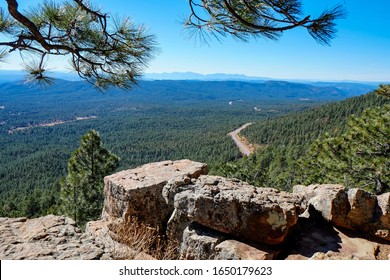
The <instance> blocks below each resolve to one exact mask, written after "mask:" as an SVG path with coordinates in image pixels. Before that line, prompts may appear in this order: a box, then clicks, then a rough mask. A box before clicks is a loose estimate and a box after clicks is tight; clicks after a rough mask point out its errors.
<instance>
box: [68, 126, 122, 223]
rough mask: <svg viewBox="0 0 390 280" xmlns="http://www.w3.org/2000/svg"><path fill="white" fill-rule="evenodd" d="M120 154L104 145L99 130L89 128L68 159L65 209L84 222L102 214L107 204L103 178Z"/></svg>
mask: <svg viewBox="0 0 390 280" xmlns="http://www.w3.org/2000/svg"><path fill="white" fill-rule="evenodd" d="M118 163H119V158H118V157H117V156H116V155H114V154H113V153H111V152H110V151H108V150H107V149H105V148H103V147H102V145H101V140H100V136H99V133H98V132H96V131H95V130H90V131H88V133H87V134H85V135H84V136H82V138H81V144H80V147H79V148H78V149H76V150H75V151H74V152H73V153H72V156H71V157H70V159H69V161H68V175H67V177H66V178H64V179H63V180H62V181H61V183H60V184H61V209H62V212H63V214H65V215H68V216H71V217H72V218H73V219H74V220H75V221H76V223H78V224H80V225H83V224H84V223H86V222H87V221H90V220H93V219H96V218H98V217H99V215H100V213H101V210H102V206H103V199H104V198H103V178H104V176H106V175H108V174H109V173H111V172H113V171H114V170H115V169H116V168H117V166H118Z"/></svg>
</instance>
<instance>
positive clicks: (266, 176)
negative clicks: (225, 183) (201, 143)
mask: <svg viewBox="0 0 390 280" xmlns="http://www.w3.org/2000/svg"><path fill="white" fill-rule="evenodd" d="M386 104H389V100H388V99H385V98H382V97H379V96H378V95H377V94H376V93H374V92H372V93H369V94H367V95H364V96H360V97H355V98H351V99H348V100H345V101H341V102H337V103H333V104H328V105H323V106H321V107H318V108H315V109H310V110H306V111H302V112H296V113H291V114H288V115H285V116H282V117H279V118H275V119H268V120H265V121H260V122H258V123H256V124H253V125H252V126H250V127H248V128H247V129H246V130H245V131H243V135H245V136H246V137H248V138H249V141H250V142H252V143H255V144H258V145H259V147H260V148H259V149H258V150H257V152H256V153H255V154H253V155H251V156H249V157H245V158H243V159H241V160H238V161H233V162H228V163H225V164H222V165H221V166H219V167H218V168H217V173H218V174H221V175H224V176H230V177H237V178H240V179H243V180H245V181H248V182H249V183H252V184H254V185H256V186H260V187H276V188H279V189H283V190H291V188H292V186H294V185H295V184H300V183H306V184H309V183H324V182H331V183H343V184H345V185H347V186H348V187H351V186H355V187H363V188H366V189H368V190H371V191H374V190H375V188H376V186H377V185H378V184H379V185H380V183H379V182H383V184H382V188H383V187H384V186H386V185H387V184H388V179H386V178H387V177H386V176H387V175H385V174H388V168H389V166H388V165H389V159H388V158H389V157H388V151H387V152H386V151H383V152H382V154H381V155H379V156H378V157H376V158H375V157H373V154H371V156H370V155H368V154H366V155H365V156H366V157H368V158H370V159H368V158H364V156H363V154H361V155H360V156H359V153H362V152H359V153H357V152H356V149H360V150H366V152H367V153H370V151H371V150H372V149H373V148H372V147H371V149H369V148H368V147H369V146H370V144H369V143H365V141H368V140H367V139H368V137H367V139H364V140H363V139H362V140H361V142H360V145H356V144H355V146H354V147H355V148H351V147H350V146H349V145H350V144H347V142H345V141H344V139H356V138H358V137H361V135H362V134H364V133H365V132H364V129H367V128H366V127H368V130H369V131H372V135H371V136H370V137H371V138H375V139H376V141H377V142H374V143H380V145H384V147H385V148H384V149H386V147H388V145H389V143H388V142H386V141H388V139H389V138H388V137H389V129H388V127H389V125H388V122H389V120H388V114H387V115H386V111H387V112H388V105H386ZM371 107H373V109H371V110H368V111H365V110H366V109H367V108H371ZM363 112H364V113H363ZM362 114H363V115H362ZM352 115H354V117H352ZM361 115H362V117H361V118H359V116H361ZM386 116H387V118H386ZM348 120H349V122H348ZM356 130H357V131H356ZM375 133H379V134H378V135H375ZM317 139H318V140H317ZM371 141H373V140H371ZM330 145H332V147H333V148H335V147H336V146H338V145H341V146H338V151H336V150H334V152H333V153H332V152H330V151H329V146H330ZM377 145H379V144H377ZM325 146H326V147H327V149H326V148H324V147H325ZM371 146H373V144H371ZM357 147H359V148H357ZM377 149H379V148H377ZM324 153H325V154H324ZM337 153H338V154H339V156H340V154H343V157H345V158H346V160H345V161H337V160H334V157H336V156H337ZM373 153H378V152H373ZM357 162H360V163H357ZM370 162H372V163H370ZM370 164H371V165H377V167H376V168H371V167H370V168H368V165H370ZM363 174H365V175H363ZM381 174H382V175H381ZM383 176H384V177H383ZM363 177H364V178H363ZM346 178H348V179H346ZM370 178H371V180H370Z"/></svg>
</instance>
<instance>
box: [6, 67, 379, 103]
mask: <svg viewBox="0 0 390 280" xmlns="http://www.w3.org/2000/svg"><path fill="white" fill-rule="evenodd" d="M49 75H51V76H52V77H53V78H56V79H61V80H66V81H73V82H78V81H80V78H79V77H78V76H77V75H76V74H72V73H65V72H54V71H53V72H51V73H50V74H49ZM25 79H26V74H25V72H23V71H8V70H7V71H5V70H3V71H0V83H3V84H4V83H15V82H18V81H22V80H25ZM143 81H144V82H148V81H149V82H150V81H195V82H196V81H204V82H245V83H256V84H262V85H261V86H256V87H257V88H262V89H263V90H267V91H268V92H269V93H270V92H272V93H275V92H280V91H283V92H286V90H287V91H290V90H292V89H295V91H296V90H297V89H298V88H300V90H302V89H303V88H305V90H303V91H306V90H308V89H309V88H311V87H313V88H317V89H313V88H311V90H310V91H311V92H312V93H318V92H322V91H326V90H328V92H329V89H332V90H331V92H333V94H336V93H335V92H334V90H335V89H337V90H339V91H340V92H339V93H338V94H336V95H340V97H341V96H342V98H345V97H350V96H356V95H361V94H364V93H367V92H369V91H372V90H373V89H375V88H376V87H377V86H378V84H380V82H358V81H318V82H313V81H309V80H289V79H286V80H284V81H281V80H278V79H273V78H268V77H253V76H246V75H242V74H224V73H217V74H207V75H204V74H199V73H193V72H172V73H147V74H145V75H144V77H143ZM141 84H145V83H141ZM271 85H272V86H271ZM73 86H74V85H73ZM250 88H251V89H252V88H253V87H250ZM318 88H322V89H321V90H319V89H318ZM329 93H330V92H329ZM290 94H291V92H290Z"/></svg>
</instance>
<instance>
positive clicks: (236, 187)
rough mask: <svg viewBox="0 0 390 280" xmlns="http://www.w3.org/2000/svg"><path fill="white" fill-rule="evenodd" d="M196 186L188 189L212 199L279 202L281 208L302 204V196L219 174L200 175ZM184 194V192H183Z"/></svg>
mask: <svg viewBox="0 0 390 280" xmlns="http://www.w3.org/2000/svg"><path fill="white" fill-rule="evenodd" d="M195 184H196V186H197V188H194V189H192V190H189V191H188V192H190V193H191V192H194V193H195V194H196V195H197V196H199V197H205V198H206V197H209V198H211V199H212V200H213V201H215V202H218V201H221V200H236V201H238V202H239V203H250V204H252V205H264V206H270V205H274V204H279V206H280V207H282V208H285V207H286V208H289V207H291V205H301V204H302V205H303V207H305V205H304V198H303V196H301V195H299V194H292V193H287V192H283V191H279V190H276V189H272V188H256V187H254V186H252V185H249V184H248V183H246V182H242V181H240V180H237V179H227V178H224V177H220V176H209V175H208V176H200V177H199V179H198V180H197V181H196V183H195ZM184 195H185V193H184Z"/></svg>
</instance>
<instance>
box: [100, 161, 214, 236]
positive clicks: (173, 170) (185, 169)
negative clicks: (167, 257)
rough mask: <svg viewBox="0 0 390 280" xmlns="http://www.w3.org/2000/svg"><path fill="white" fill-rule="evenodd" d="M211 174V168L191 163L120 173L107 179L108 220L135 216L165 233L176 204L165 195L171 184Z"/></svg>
mask: <svg viewBox="0 0 390 280" xmlns="http://www.w3.org/2000/svg"><path fill="white" fill-rule="evenodd" d="M206 173H207V165H206V164H204V163H198V162H193V161H190V160H178V161H164V162H157V163H150V164H146V165H143V166H141V167H138V168H135V169H131V170H125V171H122V172H118V173H116V174H113V175H111V176H107V177H105V179H104V182H105V187H104V196H105V201H104V208H103V214H102V217H103V219H104V220H115V219H117V218H122V219H123V220H126V219H127V218H128V217H135V218H136V219H138V221H139V222H142V223H145V224H148V225H150V226H152V227H155V228H159V229H163V230H165V228H166V223H167V221H168V219H169V217H170V216H171V214H172V212H173V205H170V204H169V203H167V201H166V200H165V199H164V197H163V195H162V193H163V192H162V191H163V187H164V186H165V185H166V184H167V183H168V182H169V181H175V182H177V184H180V182H181V181H180V180H183V181H184V182H188V180H191V179H192V178H198V177H199V176H200V175H201V174H206Z"/></svg>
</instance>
